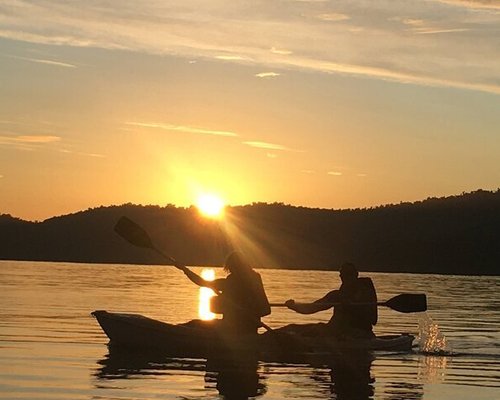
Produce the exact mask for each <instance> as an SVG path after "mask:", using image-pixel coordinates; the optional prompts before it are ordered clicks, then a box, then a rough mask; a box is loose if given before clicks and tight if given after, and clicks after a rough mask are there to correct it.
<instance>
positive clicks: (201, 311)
mask: <svg viewBox="0 0 500 400" xmlns="http://www.w3.org/2000/svg"><path fill="white" fill-rule="evenodd" d="M201 277H202V278H203V279H205V280H207V281H213V280H214V279H215V271H214V270H213V269H212V268H205V269H203V270H202V271H201ZM214 295H215V293H214V292H213V290H212V289H209V288H205V287H202V288H200V295H199V299H200V301H199V303H198V318H200V319H201V320H203V321H208V320H212V319H214V318H215V314H214V313H213V312H211V311H210V299H211V298H212V297H213V296H214Z"/></svg>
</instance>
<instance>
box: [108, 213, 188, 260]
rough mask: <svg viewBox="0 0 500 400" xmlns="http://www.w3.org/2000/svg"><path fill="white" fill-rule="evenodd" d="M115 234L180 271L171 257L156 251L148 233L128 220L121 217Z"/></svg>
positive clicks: (158, 250)
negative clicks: (149, 250)
mask: <svg viewBox="0 0 500 400" xmlns="http://www.w3.org/2000/svg"><path fill="white" fill-rule="evenodd" d="M115 232H116V233H118V235H120V236H121V237H122V238H124V239H125V240H126V241H127V242H129V243H131V244H133V245H134V246H137V247H144V248H146V249H151V250H153V251H155V252H157V253H158V254H159V255H161V256H162V257H163V258H165V259H167V260H168V261H170V262H171V263H172V264H173V266H174V267H176V268H178V269H181V268H180V266H179V263H178V262H177V261H176V260H175V259H174V258H173V257H170V256H169V255H168V254H165V253H164V252H162V251H161V250H160V249H158V247H156V246H155V245H154V244H153V241H152V240H151V238H150V237H149V235H148V233H147V232H146V231H145V230H144V229H142V228H141V227H140V226H139V225H137V224H136V223H135V222H134V221H132V220H131V219H130V218H127V217H121V218H120V219H119V220H118V222H117V223H116V225H115Z"/></svg>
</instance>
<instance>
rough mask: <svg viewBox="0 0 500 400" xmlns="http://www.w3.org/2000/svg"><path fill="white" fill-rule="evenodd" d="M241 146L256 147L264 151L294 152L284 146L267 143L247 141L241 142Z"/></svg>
mask: <svg viewBox="0 0 500 400" xmlns="http://www.w3.org/2000/svg"><path fill="white" fill-rule="evenodd" d="M243 144H246V145H247V146H250V147H257V148H259V149H265V150H279V151H294V150H292V149H290V148H288V147H286V146H282V145H280V144H274V143H268V142H259V141H248V142H243Z"/></svg>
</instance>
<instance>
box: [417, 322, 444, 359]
mask: <svg viewBox="0 0 500 400" xmlns="http://www.w3.org/2000/svg"><path fill="white" fill-rule="evenodd" d="M418 330H419V334H418V338H417V339H418V347H419V350H420V352H421V353H425V354H435V355H439V354H450V353H451V348H450V346H449V344H448V343H447V341H446V337H445V336H444V334H443V333H442V332H441V331H440V330H439V326H438V324H436V323H435V322H434V321H433V320H432V318H431V317H430V316H429V315H428V314H427V313H423V314H422V315H421V317H420V320H419V323H418Z"/></svg>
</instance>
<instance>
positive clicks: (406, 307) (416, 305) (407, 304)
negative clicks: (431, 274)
mask: <svg viewBox="0 0 500 400" xmlns="http://www.w3.org/2000/svg"><path fill="white" fill-rule="evenodd" d="M384 305H385V306H387V307H389V308H391V309H393V310H394V311H399V312H402V313H412V312H423V311H426V310H427V298H426V296H425V294H423V293H419V294H413V293H403V294H400V295H397V296H395V297H393V298H392V299H390V300H387V301H386V302H385V303H384Z"/></svg>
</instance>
